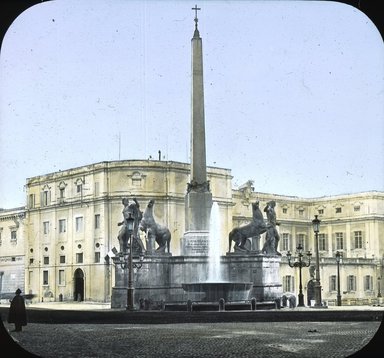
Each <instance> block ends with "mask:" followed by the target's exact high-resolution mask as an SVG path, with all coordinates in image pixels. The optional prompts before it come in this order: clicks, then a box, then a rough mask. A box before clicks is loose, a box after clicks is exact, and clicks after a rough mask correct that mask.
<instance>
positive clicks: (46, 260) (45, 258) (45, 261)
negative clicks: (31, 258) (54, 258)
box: [44, 256, 49, 265]
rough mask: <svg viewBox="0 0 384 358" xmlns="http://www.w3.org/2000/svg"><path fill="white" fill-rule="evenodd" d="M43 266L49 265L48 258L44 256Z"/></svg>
mask: <svg viewBox="0 0 384 358" xmlns="http://www.w3.org/2000/svg"><path fill="white" fill-rule="evenodd" d="M44 265H49V257H48V256H44Z"/></svg>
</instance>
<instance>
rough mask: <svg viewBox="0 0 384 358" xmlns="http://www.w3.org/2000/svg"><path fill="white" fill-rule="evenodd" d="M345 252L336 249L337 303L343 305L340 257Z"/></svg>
mask: <svg viewBox="0 0 384 358" xmlns="http://www.w3.org/2000/svg"><path fill="white" fill-rule="evenodd" d="M342 256H343V254H342V253H341V252H339V251H336V262H337V305H338V306H341V294H340V258H341V257H342Z"/></svg>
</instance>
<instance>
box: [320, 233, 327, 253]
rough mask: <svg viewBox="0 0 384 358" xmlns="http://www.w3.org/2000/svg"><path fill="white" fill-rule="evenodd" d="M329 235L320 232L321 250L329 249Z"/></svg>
mask: <svg viewBox="0 0 384 358" xmlns="http://www.w3.org/2000/svg"><path fill="white" fill-rule="evenodd" d="M326 239H327V237H326V235H325V234H319V250H320V251H327V240H326Z"/></svg>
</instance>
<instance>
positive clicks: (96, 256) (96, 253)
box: [95, 251, 100, 263]
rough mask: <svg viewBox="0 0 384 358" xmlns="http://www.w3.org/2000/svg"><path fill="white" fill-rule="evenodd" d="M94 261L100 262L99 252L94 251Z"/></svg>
mask: <svg viewBox="0 0 384 358" xmlns="http://www.w3.org/2000/svg"><path fill="white" fill-rule="evenodd" d="M95 262H96V263H98V262H100V252H98V251H97V252H95Z"/></svg>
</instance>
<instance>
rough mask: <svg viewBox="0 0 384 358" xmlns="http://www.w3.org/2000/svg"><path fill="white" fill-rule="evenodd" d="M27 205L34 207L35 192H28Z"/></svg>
mask: <svg viewBox="0 0 384 358" xmlns="http://www.w3.org/2000/svg"><path fill="white" fill-rule="evenodd" d="M28 206H29V208H30V209H33V208H34V207H35V194H29V196H28Z"/></svg>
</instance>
